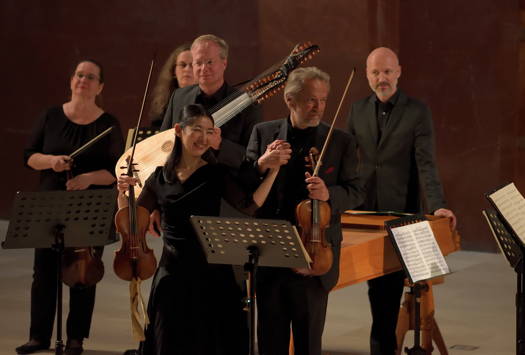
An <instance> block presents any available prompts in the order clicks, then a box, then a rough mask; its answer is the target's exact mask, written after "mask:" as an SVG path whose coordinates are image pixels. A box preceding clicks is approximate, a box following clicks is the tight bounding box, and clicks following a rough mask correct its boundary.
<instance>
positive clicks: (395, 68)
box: [366, 47, 401, 102]
mask: <svg viewBox="0 0 525 355" xmlns="http://www.w3.org/2000/svg"><path fill="white" fill-rule="evenodd" d="M400 76H401V66H400V65H399V60H398V58H397V55H396V54H395V53H394V51H393V50H391V49H390V48H386V47H379V48H376V49H374V50H373V51H372V52H370V54H369V55H368V58H367V59H366V77H367V78H368V84H369V85H370V88H371V89H372V91H374V92H375V93H376V95H377V98H378V99H379V100H381V101H382V102H386V101H388V99H390V98H391V97H392V96H393V95H394V94H395V93H396V91H397V81H398V79H399V77H400Z"/></svg>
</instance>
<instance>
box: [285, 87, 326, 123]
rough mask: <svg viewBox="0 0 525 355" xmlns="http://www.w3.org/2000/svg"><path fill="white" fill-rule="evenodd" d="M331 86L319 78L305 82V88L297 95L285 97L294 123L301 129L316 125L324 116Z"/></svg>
mask: <svg viewBox="0 0 525 355" xmlns="http://www.w3.org/2000/svg"><path fill="white" fill-rule="evenodd" d="M329 91H330V87H329V85H328V83H326V82H325V81H323V80H319V79H310V80H306V81H305V82H304V85H303V88H302V90H301V91H300V92H298V93H297V94H296V95H288V96H287V97H286V99H285V101H286V105H287V106H288V109H289V110H290V120H291V121H292V125H293V126H294V127H296V128H299V129H305V128H307V127H316V126H318V125H319V122H321V119H322V118H323V114H324V110H325V108H326V101H327V99H328V93H329Z"/></svg>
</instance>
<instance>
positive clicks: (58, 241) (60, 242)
mask: <svg viewBox="0 0 525 355" xmlns="http://www.w3.org/2000/svg"><path fill="white" fill-rule="evenodd" d="M64 228H65V227H64V226H63V225H61V224H58V225H57V226H56V227H55V243H54V244H53V250H54V251H55V252H56V256H57V271H56V272H57V284H56V288H57V299H56V302H57V334H56V342H55V354H56V355H62V354H63V350H64V342H63V340H62V254H63V252H64Z"/></svg>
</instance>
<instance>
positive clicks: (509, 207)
mask: <svg viewBox="0 0 525 355" xmlns="http://www.w3.org/2000/svg"><path fill="white" fill-rule="evenodd" d="M489 198H490V199H491V200H492V201H493V202H494V204H495V205H496V206H497V208H498V210H499V212H500V213H501V214H502V215H503V217H504V218H505V219H506V220H507V222H508V224H510V226H511V227H512V229H513V230H514V233H516V235H517V236H518V237H519V238H520V239H521V241H522V243H525V199H524V198H523V195H522V194H521V193H520V192H519V191H518V189H517V188H516V185H514V183H510V184H508V185H507V186H505V187H503V188H501V189H499V190H498V191H496V192H494V193H492V194H490V195H489Z"/></svg>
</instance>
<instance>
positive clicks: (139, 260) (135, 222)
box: [113, 60, 157, 281]
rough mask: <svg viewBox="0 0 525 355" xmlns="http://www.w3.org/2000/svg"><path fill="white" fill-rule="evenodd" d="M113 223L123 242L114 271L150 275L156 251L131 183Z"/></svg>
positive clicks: (136, 277)
mask: <svg viewBox="0 0 525 355" xmlns="http://www.w3.org/2000/svg"><path fill="white" fill-rule="evenodd" d="M153 63H154V61H153V60H152V61H151V66H150V70H149V75H148V81H147V83H146V90H145V92H144V96H143V99H142V106H141V108H140V114H139V119H138V122H137V129H135V133H134V136H133V149H132V152H131V155H130V156H129V157H128V159H127V162H128V166H127V173H126V174H127V175H128V176H133V174H134V172H135V171H134V168H133V166H134V164H133V155H134V153H135V146H136V143H137V132H138V128H139V127H140V120H141V117H142V111H143V110H144V103H145V101H146V97H147V93H148V87H149V81H150V78H151V72H152V69H153ZM115 225H116V228H117V232H118V233H120V236H121V240H122V245H121V247H120V249H119V250H117V251H116V252H115V259H114V260H113V270H114V271H115V274H117V276H118V277H120V278H121V279H123V280H125V281H132V280H146V279H149V278H150V277H151V276H153V274H154V273H155V269H156V268H157V259H155V254H154V253H153V250H151V249H150V248H148V246H147V244H146V231H147V230H148V225H149V211H148V210H147V209H145V208H144V207H142V206H137V203H136V201H135V190H134V187H133V186H131V185H130V186H129V189H128V206H127V207H123V208H121V209H119V210H118V211H117V213H116V215H115Z"/></svg>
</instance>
